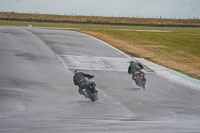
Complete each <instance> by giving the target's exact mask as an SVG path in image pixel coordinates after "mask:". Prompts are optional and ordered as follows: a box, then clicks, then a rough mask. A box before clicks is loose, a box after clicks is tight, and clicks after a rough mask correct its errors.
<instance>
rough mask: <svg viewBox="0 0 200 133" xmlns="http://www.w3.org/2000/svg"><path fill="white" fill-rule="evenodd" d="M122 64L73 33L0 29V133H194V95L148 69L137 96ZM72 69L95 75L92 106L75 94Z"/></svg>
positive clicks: (199, 98) (198, 116)
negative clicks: (96, 92)
mask: <svg viewBox="0 0 200 133" xmlns="http://www.w3.org/2000/svg"><path fill="white" fill-rule="evenodd" d="M129 60H130V58H128V57H127V56H126V55H124V54H123V53H121V52H119V51H118V50H116V49H114V48H112V47H110V46H109V45H107V44H105V43H104V42H102V41H99V40H97V39H95V38H93V37H90V36H88V35H85V34H82V33H78V32H75V31H70V30H54V29H42V28H25V27H0V133H18V132H20V133H21V132H24V133H68V132H75V133H90V132H109V133H121V132H123V133H133V132H134V133H199V132H200V91H198V90H195V89H193V88H190V87H188V86H185V85H183V84H180V83H177V82H173V81H171V80H168V79H165V78H162V77H160V76H159V75H158V74H156V73H155V72H153V71H152V70H150V69H148V68H145V73H146V78H147V84H146V90H145V91H143V90H142V89H140V88H138V87H137V86H136V85H135V84H134V82H133V81H132V80H131V76H130V75H128V74H127V67H128V61H129ZM73 69H81V70H82V71H83V72H86V73H90V74H93V75H95V78H93V81H95V83H96V84H97V89H98V90H99V101H98V102H95V103H92V102H90V101H89V100H88V99H85V98H84V97H83V96H80V95H79V94H78V88H77V87H76V86H74V84H73V81H72V77H73Z"/></svg>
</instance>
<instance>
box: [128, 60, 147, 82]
mask: <svg viewBox="0 0 200 133" xmlns="http://www.w3.org/2000/svg"><path fill="white" fill-rule="evenodd" d="M143 68H144V66H143V65H142V64H141V63H140V62H138V61H131V62H130V65H129V67H128V73H129V74H132V79H133V80H135V72H137V71H139V72H141V73H142V74H143V78H144V80H145V81H146V79H145V74H144V72H142V71H141V70H142V69H143Z"/></svg>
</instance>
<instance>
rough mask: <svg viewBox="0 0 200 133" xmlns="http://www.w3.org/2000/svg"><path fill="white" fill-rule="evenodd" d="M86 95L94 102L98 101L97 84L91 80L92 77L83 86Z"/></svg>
mask: <svg viewBox="0 0 200 133" xmlns="http://www.w3.org/2000/svg"><path fill="white" fill-rule="evenodd" d="M83 92H84V93H85V96H86V97H87V98H88V99H90V100H91V101H92V102H95V101H98V96H97V93H98V90H97V89H96V84H95V83H94V82H91V79H90V78H88V79H87V80H86V83H85V85H84V88H83Z"/></svg>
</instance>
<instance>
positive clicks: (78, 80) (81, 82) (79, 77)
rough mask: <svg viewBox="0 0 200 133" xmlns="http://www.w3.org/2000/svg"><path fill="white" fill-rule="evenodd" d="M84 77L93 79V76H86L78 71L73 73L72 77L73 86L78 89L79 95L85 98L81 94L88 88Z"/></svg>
mask: <svg viewBox="0 0 200 133" xmlns="http://www.w3.org/2000/svg"><path fill="white" fill-rule="evenodd" d="M86 77H87V78H93V77H94V75H90V74H86V73H83V72H80V71H78V70H75V71H74V77H73V80H74V85H77V86H78V87H79V90H78V92H79V94H80V95H84V96H85V97H87V96H86V95H85V93H84V92H83V89H84V88H88V87H89V86H90V84H87V80H86Z"/></svg>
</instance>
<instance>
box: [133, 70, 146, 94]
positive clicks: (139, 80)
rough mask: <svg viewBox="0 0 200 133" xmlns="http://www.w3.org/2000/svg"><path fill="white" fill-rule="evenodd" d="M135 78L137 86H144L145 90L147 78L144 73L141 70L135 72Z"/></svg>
mask: <svg viewBox="0 0 200 133" xmlns="http://www.w3.org/2000/svg"><path fill="white" fill-rule="evenodd" d="M134 80H135V83H136V85H137V86H139V87H142V88H143V90H144V89H145V84H146V79H145V77H144V74H143V73H142V72H140V71H137V72H135V74H134Z"/></svg>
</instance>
